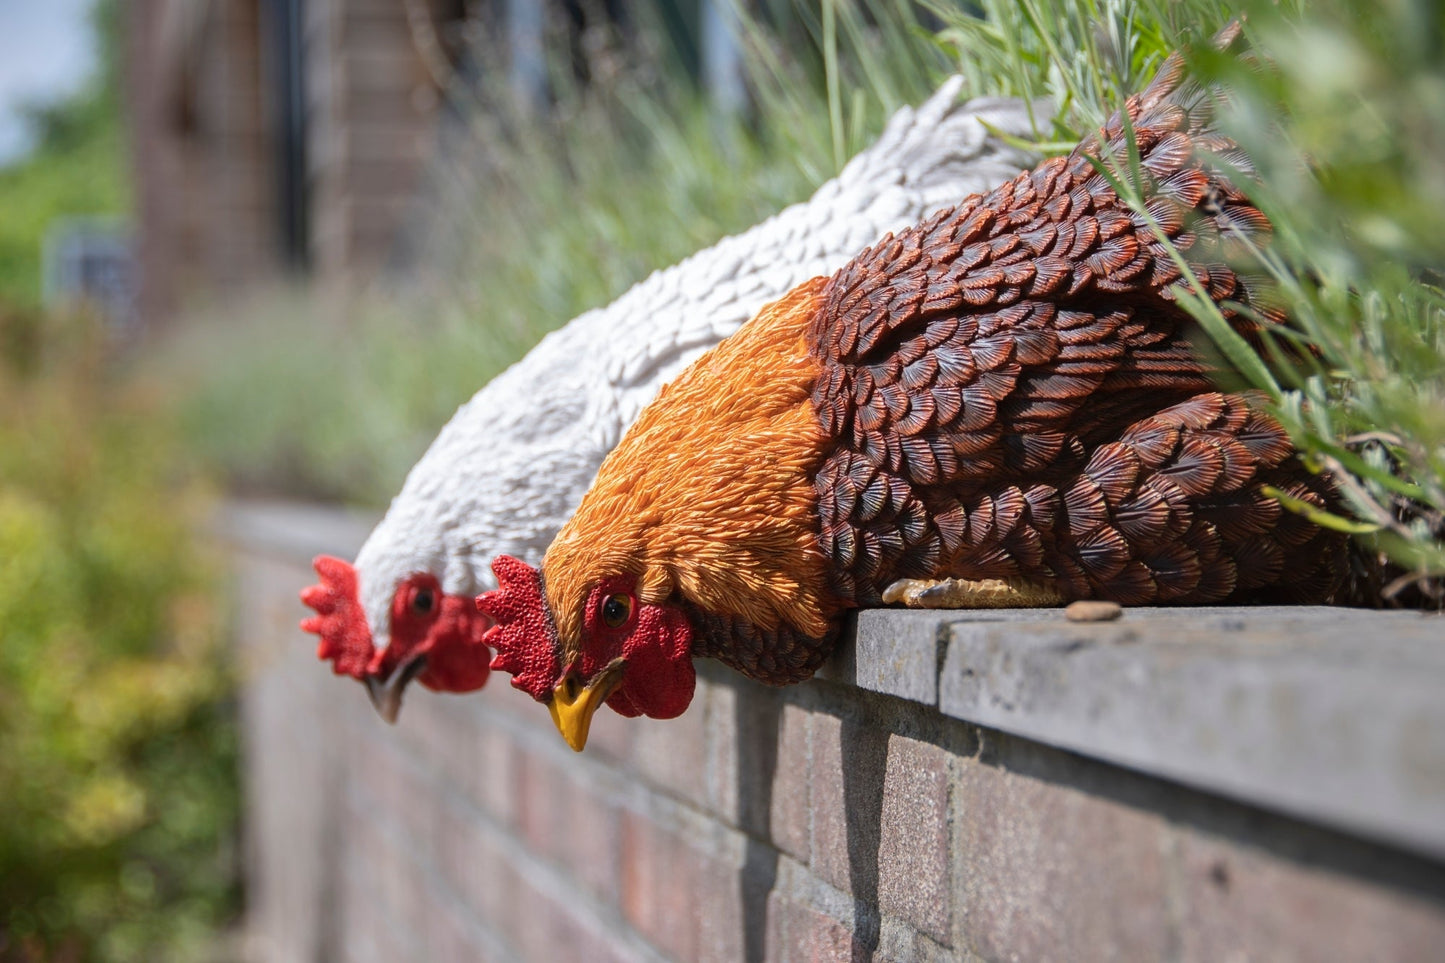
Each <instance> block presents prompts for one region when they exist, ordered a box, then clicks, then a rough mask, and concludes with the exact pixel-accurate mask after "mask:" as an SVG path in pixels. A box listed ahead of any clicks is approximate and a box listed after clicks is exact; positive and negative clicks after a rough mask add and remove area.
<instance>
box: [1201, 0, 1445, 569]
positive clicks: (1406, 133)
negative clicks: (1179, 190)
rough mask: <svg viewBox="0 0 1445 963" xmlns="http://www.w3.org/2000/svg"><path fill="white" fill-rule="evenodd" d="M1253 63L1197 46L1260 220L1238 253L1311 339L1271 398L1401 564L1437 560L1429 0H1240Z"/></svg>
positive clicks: (1436, 87) (1433, 64)
mask: <svg viewBox="0 0 1445 963" xmlns="http://www.w3.org/2000/svg"><path fill="white" fill-rule="evenodd" d="M1245 26H1246V32H1247V36H1248V37H1249V38H1250V40H1251V41H1252V45H1253V47H1254V48H1255V49H1256V50H1257V51H1258V60H1259V61H1260V62H1259V63H1256V64H1249V63H1246V62H1243V61H1241V60H1240V59H1238V58H1229V57H1223V56H1219V55H1215V54H1212V53H1210V52H1209V51H1201V52H1200V53H1199V55H1198V56H1197V57H1196V60H1197V62H1198V69H1199V70H1200V71H1201V72H1202V73H1203V74H1204V75H1206V76H1208V77H1209V78H1210V79H1212V80H1214V81H1215V82H1217V83H1219V84H1220V85H1222V86H1223V87H1224V88H1225V89H1226V90H1228V91H1229V94H1230V102H1229V104H1228V107H1227V109H1226V110H1224V111H1223V112H1222V116H1221V123H1222V125H1223V127H1224V129H1225V130H1227V131H1228V132H1229V133H1230V134H1232V135H1233V136H1234V137H1235V138H1236V139H1237V140H1238V141H1239V143H1240V145H1241V146H1243V147H1244V148H1245V150H1246V151H1247V153H1248V154H1249V155H1250V157H1251V160H1252V161H1253V163H1254V165H1255V168H1256V170H1257V171H1258V178H1259V179H1258V183H1257V184H1256V185H1252V186H1251V196H1252V197H1253V198H1254V200H1255V202H1256V203H1257V204H1258V205H1259V206H1260V208H1261V209H1263V210H1264V211H1265V213H1267V214H1268V215H1269V216H1270V219H1271V220H1272V221H1273V223H1274V225H1275V238H1274V240H1273V242H1272V243H1271V245H1270V246H1269V248H1268V249H1266V250H1263V251H1258V252H1256V255H1255V258H1254V260H1255V264H1254V269H1255V270H1256V271H1258V272H1260V273H1263V274H1265V275H1266V276H1268V277H1270V278H1271V279H1272V280H1273V281H1274V282H1275V283H1276V284H1277V285H1278V287H1279V291H1280V298H1281V302H1282V305H1283V307H1284V308H1285V310H1286V311H1287V312H1288V314H1289V315H1290V317H1291V319H1292V325H1293V326H1294V327H1296V328H1297V329H1298V330H1299V331H1301V332H1302V333H1303V335H1304V338H1305V340H1307V342H1308V343H1309V344H1310V345H1311V346H1313V348H1314V349H1315V351H1316V352H1317V353H1318V356H1317V357H1316V358H1312V359H1311V363H1310V364H1308V365H1307V366H1305V367H1304V368H1303V370H1301V369H1299V368H1298V367H1297V366H1294V365H1289V364H1276V365H1275V369H1276V371H1277V373H1278V376H1279V378H1280V382H1281V387H1282V388H1283V389H1284V391H1283V393H1282V395H1281V396H1280V400H1279V404H1278V406H1277V410H1278V413H1279V415H1280V417H1281V419H1282V421H1283V422H1284V424H1285V426H1286V427H1287V428H1288V429H1289V432H1290V435H1291V437H1292V438H1293V439H1294V440H1295V443H1296V444H1297V445H1299V446H1300V447H1301V448H1302V449H1304V450H1305V451H1306V452H1308V453H1309V454H1310V456H1311V457H1312V458H1313V460H1314V461H1315V463H1317V464H1318V465H1319V466H1320V467H1321V468H1324V469H1329V470H1331V471H1332V472H1333V474H1334V475H1335V477H1336V478H1337V479H1338V480H1339V481H1340V483H1341V485H1342V488H1343V491H1344V494H1345V496H1346V498H1347V501H1348V504H1349V507H1350V509H1351V510H1353V511H1354V512H1355V514H1356V515H1357V516H1358V518H1359V519H1360V520H1361V521H1362V522H1365V523H1369V525H1371V526H1372V527H1374V528H1376V529H1378V534H1377V535H1374V536H1372V538H1373V539H1374V540H1375V542H1377V543H1378V545H1379V546H1380V548H1382V549H1383V550H1384V551H1385V552H1386V553H1387V554H1389V555H1390V556H1391V557H1392V558H1393V559H1394V560H1395V561H1396V562H1398V563H1400V564H1401V565H1403V566H1404V567H1405V568H1406V569H1408V570H1409V573H1410V574H1409V575H1407V576H1406V577H1405V578H1403V579H1402V580H1401V582H1399V583H1398V585H1397V587H1398V586H1400V585H1404V584H1406V583H1407V582H1408V581H1410V579H1411V578H1412V577H1418V578H1424V577H1427V576H1437V577H1438V576H1441V575H1445V540H1442V539H1445V526H1442V525H1441V523H1440V519H1441V515H1442V513H1445V294H1442V291H1441V289H1440V283H1441V280H1442V277H1445V274H1442V270H1445V61H1442V59H1441V56H1440V52H1441V50H1442V49H1445V9H1442V8H1441V6H1440V5H1439V4H1436V3H1426V2H1417V0H1396V2H1391V3H1383V4H1378V3H1367V2H1364V0H1318V2H1312V3H1308V4H1303V3H1299V2H1294V3H1284V4H1278V5H1276V4H1274V3H1264V2H1254V3H1251V5H1250V8H1249V16H1248V19H1247V20H1246V24H1245Z"/></svg>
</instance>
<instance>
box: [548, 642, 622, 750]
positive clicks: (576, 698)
mask: <svg viewBox="0 0 1445 963" xmlns="http://www.w3.org/2000/svg"><path fill="white" fill-rule="evenodd" d="M626 665H627V662H626V660H625V659H622V658H616V659H613V660H612V661H611V662H609V663H608V664H607V668H605V669H603V670H602V671H601V672H599V673H598V674H597V677H596V678H595V679H593V680H592V684H591V685H589V686H585V687H584V686H583V685H582V678H581V676H579V675H578V674H577V673H576V672H575V671H572V670H570V669H569V670H568V672H567V674H566V675H564V676H562V681H561V682H558V683H557V687H556V688H555V689H553V690H552V701H551V702H549V703H547V709H548V711H550V712H551V713H552V723H553V724H554V725H555V726H556V727H557V731H558V732H560V733H562V738H563V739H566V740H567V745H569V746H571V747H572V750H573V751H574V752H581V751H582V750H583V749H585V748H586V746H587V733H588V732H589V731H590V730H591V728H592V716H593V714H594V713H596V712H597V709H598V707H599V706H601V705H602V703H603V702H605V701H607V697H608V696H610V695H611V694H612V691H613V690H614V689H616V688H617V684H618V683H619V682H621V681H622V670H623V669H624V668H625V667H626Z"/></svg>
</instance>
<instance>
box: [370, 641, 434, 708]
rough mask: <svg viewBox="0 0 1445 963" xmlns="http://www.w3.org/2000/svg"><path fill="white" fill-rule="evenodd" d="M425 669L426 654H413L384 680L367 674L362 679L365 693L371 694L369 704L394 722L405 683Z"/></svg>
mask: <svg viewBox="0 0 1445 963" xmlns="http://www.w3.org/2000/svg"><path fill="white" fill-rule="evenodd" d="M425 669H426V656H425V655H418V656H414V657H413V658H411V659H410V660H408V661H406V662H403V663H402V664H401V665H399V666H397V667H396V671H394V672H392V674H391V676H390V677H389V678H387V679H386V680H385V681H382V680H381V679H378V678H376V677H375V676H367V677H366V678H365V679H363V680H362V681H363V682H365V683H366V694H367V695H369V696H371V704H372V705H373V706H375V707H376V714H377V715H379V716H381V717H382V718H383V719H385V720H386V721H387V722H388V723H391V724H392V725H395V724H396V717H397V715H398V714H399V713H400V712H401V695H402V692H404V691H405V690H406V684H407V683H408V682H410V681H411V680H412V679H415V678H416V677H417V676H419V675H421V674H422V672H423V671H425Z"/></svg>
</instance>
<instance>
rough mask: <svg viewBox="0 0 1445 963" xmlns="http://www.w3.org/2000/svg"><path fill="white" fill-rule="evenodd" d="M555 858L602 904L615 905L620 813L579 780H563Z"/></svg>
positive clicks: (619, 860)
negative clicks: (602, 902)
mask: <svg viewBox="0 0 1445 963" xmlns="http://www.w3.org/2000/svg"><path fill="white" fill-rule="evenodd" d="M564 784H565V789H564V790H563V792H564V797H563V799H562V800H560V804H559V810H560V813H561V816H562V819H561V822H560V823H559V825H558V826H557V834H558V839H557V842H558V845H557V848H556V850H555V851H554V854H553V855H554V858H556V859H558V860H559V861H561V862H562V863H563V864H564V866H565V867H566V868H567V869H568V871H569V872H570V873H571V874H572V875H573V877H575V878H576V879H577V880H578V881H579V882H580V883H582V885H584V886H585V887H587V889H589V890H591V891H592V893H593V894H594V895H596V896H597V897H599V898H600V899H602V900H603V901H605V902H608V903H616V902H617V889H618V880H619V877H620V874H621V868H620V867H621V862H622V852H621V835H622V833H621V818H622V817H621V814H620V813H619V812H618V811H617V807H616V806H614V805H613V804H612V803H610V802H608V801H607V800H606V799H603V798H602V797H601V796H599V795H598V794H597V793H596V792H595V791H594V790H593V789H592V787H590V786H588V785H587V784H586V783H585V782H584V781H582V780H581V779H572V780H564Z"/></svg>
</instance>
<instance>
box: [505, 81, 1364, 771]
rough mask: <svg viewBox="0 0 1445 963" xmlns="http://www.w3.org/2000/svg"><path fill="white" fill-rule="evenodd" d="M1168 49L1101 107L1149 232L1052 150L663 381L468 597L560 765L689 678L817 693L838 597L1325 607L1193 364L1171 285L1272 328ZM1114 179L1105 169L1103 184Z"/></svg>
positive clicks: (1335, 540) (1264, 426) (1318, 484)
mask: <svg viewBox="0 0 1445 963" xmlns="http://www.w3.org/2000/svg"><path fill="white" fill-rule="evenodd" d="M1211 106H1212V104H1211V99H1210V96H1209V95H1208V93H1207V92H1205V91H1203V90H1201V89H1199V88H1198V87H1197V86H1195V85H1191V84H1186V83H1184V82H1183V66H1182V61H1181V59H1180V58H1179V57H1178V55H1175V56H1174V57H1171V58H1170V59H1169V60H1168V61H1166V63H1165V64H1164V66H1163V67H1162V69H1161V71H1160V74H1159V76H1158V77H1157V78H1156V79H1155V80H1154V82H1153V83H1152V84H1151V85H1150V87H1149V88H1148V89H1147V90H1146V91H1144V92H1143V93H1142V94H1140V95H1137V96H1135V97H1133V98H1131V99H1130V100H1129V101H1128V103H1127V105H1126V110H1127V114H1128V117H1129V118H1130V121H1131V124H1132V132H1133V139H1134V142H1135V143H1136V144H1137V150H1138V156H1139V166H1140V169H1141V171H1142V179H1143V184H1142V185H1141V187H1142V188H1143V197H1144V198H1145V201H1146V205H1147V207H1146V210H1147V213H1140V212H1139V211H1137V210H1135V209H1131V208H1130V206H1129V205H1128V204H1126V203H1125V202H1124V201H1123V200H1122V199H1121V198H1119V197H1118V196H1117V195H1116V193H1115V191H1114V189H1113V188H1112V187H1111V185H1110V179H1109V178H1107V177H1104V176H1102V175H1101V174H1100V173H1099V172H1098V171H1097V170H1096V169H1095V167H1094V166H1093V165H1092V164H1091V163H1090V160H1089V158H1090V157H1091V156H1092V157H1095V158H1098V157H1109V156H1113V157H1114V158H1116V159H1118V160H1119V161H1121V162H1122V160H1123V159H1124V158H1125V157H1126V156H1127V152H1128V150H1129V140H1130V138H1129V131H1128V129H1127V128H1126V125H1125V124H1124V123H1123V122H1122V121H1121V119H1120V117H1119V116H1117V115H1116V116H1115V117H1114V118H1113V119H1111V121H1110V122H1109V123H1108V124H1107V125H1106V126H1105V128H1104V129H1103V130H1101V131H1100V132H1099V133H1098V134H1097V135H1096V136H1095V137H1093V138H1091V139H1090V140H1088V141H1086V142H1085V143H1084V144H1082V145H1080V147H1079V148H1078V149H1077V150H1075V151H1074V152H1073V153H1072V154H1070V155H1069V156H1067V157H1061V158H1056V159H1054V160H1050V161H1048V162H1046V163H1044V164H1043V165H1041V166H1040V167H1038V168H1037V169H1035V170H1034V171H1032V172H1025V173H1022V174H1020V175H1019V176H1017V177H1016V178H1014V179H1013V180H1012V181H1010V182H1008V183H1006V184H1004V185H1003V186H1002V187H1000V188H998V189H997V190H995V191H993V192H992V193H990V194H987V195H984V196H975V197H972V198H969V199H968V200H966V201H964V202H963V203H962V204H960V205H959V206H957V207H955V208H951V209H948V210H944V211H941V212H939V213H938V214H936V215H934V216H933V217H931V218H929V219H928V220H927V221H925V222H924V223H922V224H920V225H918V226H917V227H915V228H912V229H909V230H906V231H903V232H902V233H901V234H899V235H898V236H896V237H891V236H890V237H885V238H884V239H883V240H882V241H880V242H879V243H878V244H877V245H876V246H874V247H872V248H869V249H868V250H865V251H864V252H863V253H862V254H860V255H858V257H856V258H855V259H854V260H853V261H852V262H850V263H849V264H847V265H846V266H845V267H843V268H842V269H841V270H839V271H838V272H837V273H836V274H834V275H833V276H832V277H830V278H817V279H814V280H812V281H809V282H807V283H805V284H803V285H801V286H799V287H798V288H796V289H794V290H793V291H792V292H790V293H789V294H788V295H787V296H785V297H784V298H782V299H781V300H779V301H777V302H775V303H773V304H771V305H769V306H768V307H767V308H764V309H763V310H762V311H761V312H760V313H759V314H758V315H757V317H755V318H754V319H753V320H752V321H750V322H749V323H748V324H747V325H745V326H744V327H743V328H742V329H741V330H739V331H738V333H737V334H735V335H734V336H732V337H731V338H729V339H727V340H726V341H724V342H723V343H722V344H721V345H719V346H718V347H717V348H715V349H714V350H712V351H711V352H710V353H708V354H707V355H705V356H703V357H702V358H701V359H700V360H699V361H698V362H697V363H696V364H694V365H693V366H692V367H691V368H689V369H688V370H687V371H686V372H685V373H683V374H682V375H681V376H680V377H679V378H678V379H677V380H676V381H674V382H673V383H672V384H670V385H668V386H667V387H666V388H665V389H664V390H663V391H662V393H661V394H660V395H659V396H658V398H657V400H656V401H655V402H653V403H652V405H651V406H650V407H648V408H647V409H646V410H645V411H644V412H643V414H642V415H641V417H640V418H639V419H638V421H637V422H636V424H634V425H633V427H632V428H631V430H629V431H628V432H627V434H626V436H625V437H624V438H623V439H622V441H621V443H620V444H619V445H618V446H617V448H616V449H615V450H614V451H613V452H612V453H611V455H610V456H609V457H608V458H607V459H606V461H605V462H604V463H603V465H602V468H601V471H600V473H599V475H598V476H597V479H596V481H595V482H594V484H593V485H592V487H591V489H590V490H589V491H588V493H587V495H586V497H585V498H584V500H583V501H582V504H581V506H580V507H579V508H578V510H577V512H576V514H575V515H574V516H573V518H572V519H571V521H570V522H568V523H567V525H566V526H565V527H564V528H563V529H562V530H561V532H560V533H559V534H558V536H557V538H556V540H555V541H554V542H553V543H552V545H551V547H550V548H549V549H548V551H547V553H546V556H545V558H544V560H543V562H542V567H541V570H540V571H538V570H536V569H533V568H531V567H530V566H528V565H526V564H524V563H522V562H520V561H517V560H516V559H512V558H508V557H506V556H502V557H499V558H498V559H496V560H495V562H494V564H493V571H494V572H495V573H496V575H497V579H498V584H499V586H500V588H498V589H497V590H495V591H492V592H489V593H487V594H485V595H483V596H481V597H480V598H479V599H478V605H479V607H480V608H481V609H482V610H483V611H484V612H486V613H488V614H489V615H491V616H492V618H494V619H495V620H496V622H497V626H496V627H495V628H494V629H493V630H492V631H491V633H490V634H489V636H488V639H487V641H488V642H489V643H490V644H491V645H493V646H494V647H495V648H496V650H497V655H496V658H495V660H494V661H493V663H492V666H493V668H496V669H500V670H504V671H506V672H509V673H511V674H512V675H513V680H512V683H513V685H515V686H517V687H519V688H521V689H523V690H524V691H526V692H528V693H530V694H531V695H532V696H533V698H535V699H537V700H538V701H540V702H544V703H547V704H548V705H549V708H550V710H551V712H552V716H553V719H554V721H555V722H556V723H557V726H558V728H559V729H560V730H561V732H562V734H563V736H564V737H565V738H566V739H567V741H568V743H569V744H570V745H571V746H572V747H573V748H574V749H578V750H580V749H582V748H583V746H584V745H585V743H586V740H587V733H588V728H589V725H590V721H591V719H592V715H593V713H594V712H595V711H596V710H597V708H598V707H599V706H600V705H601V704H602V703H603V702H606V703H607V704H608V705H609V706H611V707H612V708H613V709H614V710H616V711H617V712H620V713H621V714H623V715H625V716H635V715H647V716H652V717H654V718H663V719H665V718H671V717H674V716H676V715H678V714H680V713H681V712H682V711H683V710H684V709H686V708H687V706H688V703H689V701H690V700H691V698H692V694H693V687H694V680H695V675H694V669H693V665H692V660H693V659H695V658H699V657H710V658H715V659H719V660H721V661H722V662H724V663H726V664H727V665H730V666H733V667H734V668H736V669H738V670H739V671H741V672H742V673H744V674H745V675H747V676H749V677H750V678H753V679H757V680H759V681H762V682H766V683H771V684H775V685H781V684H787V683H792V682H798V681H801V680H804V679H807V678H808V677H809V676H811V675H812V674H813V672H814V671H815V670H816V669H817V668H818V666H819V665H820V664H821V663H822V662H823V660H824V659H825V658H826V657H827V656H828V654H829V652H830V651H831V650H832V648H833V646H834V642H835V640H836V638H837V636H838V634H839V627H840V623H841V621H842V618H843V616H844V615H845V614H846V613H847V611H848V610H850V609H853V608H858V607H860V606H870V605H877V604H879V603H880V602H883V601H894V600H901V601H904V602H907V603H910V604H915V605H950V606H963V607H967V606H1000V605H1005V606H1006V605H1041V604H1060V603H1065V602H1069V601H1073V600H1076V599H1107V600H1113V601H1116V602H1119V603H1122V604H1125V605H1143V604H1201V603H1213V602H1252V601H1265V600H1273V601H1294V602H1321V601H1327V600H1330V599H1331V598H1332V596H1333V595H1334V594H1335V593H1336V592H1337V591H1338V590H1339V586H1340V584H1341V582H1342V579H1343V577H1344V573H1345V569H1346V568H1347V564H1346V546H1345V541H1344V536H1342V535H1340V534H1338V533H1336V532H1333V531H1329V530H1325V529H1322V528H1320V527H1319V526H1317V525H1315V524H1314V523H1312V522H1311V521H1310V520H1308V519H1307V518H1306V517H1304V516H1303V515H1300V514H1295V513H1291V512H1288V511H1285V510H1283V509H1282V507H1281V505H1280V504H1279V502H1278V501H1276V500H1275V499H1274V498H1272V497H1270V495H1269V494H1267V493H1266V489H1267V486H1273V488H1275V489H1277V490H1281V491H1283V492H1285V493H1287V494H1288V495H1290V496H1292V497H1293V498H1295V499H1299V500H1300V501H1303V502H1306V503H1309V504H1312V505H1315V506H1321V507H1324V506H1326V505H1328V504H1329V503H1330V500H1331V498H1332V492H1331V488H1330V486H1329V483H1328V482H1327V481H1325V480H1324V479H1321V478H1319V477H1317V476H1315V475H1312V474H1311V473H1310V472H1309V471H1307V470H1306V469H1305V467H1304V466H1303V465H1302V464H1301V462H1300V461H1299V459H1298V458H1297V457H1296V456H1295V453H1294V450H1293V448H1292V446H1291V444H1290V442H1289V440H1288V438H1287V436H1286V435H1285V433H1284V431H1283V430H1282V429H1281V428H1280V426H1279V425H1278V424H1276V423H1275V422H1274V421H1273V420H1272V419H1271V418H1270V417H1269V416H1268V415H1267V414H1264V413H1263V412H1261V411H1259V410H1256V408H1255V407H1254V405H1255V403H1256V399H1253V398H1251V397H1248V396H1245V395H1239V394H1224V393H1220V392H1219V391H1217V390H1216V388H1215V385H1214V384H1213V383H1212V381H1211V377H1210V366H1209V364H1208V362H1207V361H1205V360H1204V359H1203V358H1201V357H1200V356H1199V355H1198V354H1197V353H1196V351H1195V350H1194V349H1193V348H1192V347H1191V344H1190V341H1189V336H1190V335H1191V333H1193V330H1192V323H1191V320H1190V317H1189V315H1188V314H1187V313H1186V312H1185V311H1184V310H1183V309H1182V308H1181V307H1180V306H1179V305H1178V304H1177V303H1176V293H1177V292H1178V291H1179V290H1180V287H1181V286H1182V285H1183V284H1185V283H1186V281H1185V280H1183V279H1182V278H1181V272H1180V270H1179V268H1178V267H1177V266H1176V264H1175V262H1174V261H1173V260H1172V259H1171V257H1170V254H1169V253H1168V251H1167V249H1166V247H1165V246H1164V245H1163V244H1162V243H1161V241H1160V237H1159V234H1158V233H1157V232H1162V233H1163V234H1165V235H1167V236H1168V238H1169V240H1170V241H1172V243H1173V245H1174V246H1175V248H1176V249H1177V250H1179V251H1181V252H1183V254H1184V256H1185V258H1186V259H1187V261H1188V263H1189V264H1190V265H1191V267H1192V270H1193V273H1194V274H1195V276H1196V278H1197V280H1198V282H1199V284H1200V285H1201V286H1202V288H1203V289H1204V290H1205V291H1207V293H1208V294H1209V296H1210V297H1211V298H1212V299H1213V300H1214V301H1215V302H1216V304H1217V305H1218V306H1219V308H1220V310H1221V311H1222V312H1223V313H1224V315H1225V317H1226V318H1228V319H1229V320H1230V322H1231V324H1233V325H1234V326H1235V329H1236V330H1238V331H1240V332H1241V333H1243V334H1244V335H1245V336H1246V337H1249V338H1251V339H1253V340H1256V341H1257V339H1258V334H1259V325H1260V324H1269V323H1274V322H1275V321H1277V320H1279V319H1278V318H1276V317H1273V316H1272V315H1271V314H1270V312H1269V311H1268V310H1267V309H1265V308H1264V307H1262V306H1261V305H1260V304H1259V303H1258V302H1257V301H1256V300H1255V298H1254V297H1253V296H1252V293H1251V291H1250V290H1249V288H1248V287H1247V286H1246V285H1245V283H1244V282H1243V280H1242V279H1241V278H1240V277H1239V276H1238V275H1236V274H1235V273H1234V272H1233V271H1232V270H1231V269H1230V268H1229V267H1228V266H1227V260H1228V254H1229V247H1230V239H1231V238H1232V237H1237V236H1243V237H1247V238H1249V239H1250V240H1252V241H1253V242H1254V243H1261V242H1262V241H1263V240H1264V239H1265V236H1266V234H1267V232H1268V230H1269V224H1268V222H1267V221H1266V219H1265V217H1264V216H1263V215H1262V214H1261V213H1260V212H1259V211H1258V210H1257V209H1255V208H1254V207H1253V206H1252V205H1251V204H1250V202H1249V200H1248V199H1247V198H1246V197H1245V196H1244V194H1243V193H1242V192H1241V191H1240V190H1239V189H1238V188H1237V187H1236V186H1235V185H1234V184H1232V183H1230V182H1229V181H1228V180H1227V179H1226V178H1225V177H1224V176H1223V175H1222V174H1221V173H1219V172H1218V171H1217V170H1215V169H1214V168H1213V167H1211V166H1210V162H1209V160H1208V159H1207V157H1208V155H1214V156H1226V157H1230V158H1231V159H1232V160H1234V161H1235V162H1236V163H1242V161H1243V158H1241V157H1239V156H1238V151H1237V150H1236V149H1235V146H1234V145H1233V144H1232V143H1231V142H1229V141H1228V140H1227V139H1226V138H1224V137H1223V136H1222V135H1220V134H1218V133H1217V132H1215V131H1213V130H1212V129H1211V128H1210V126H1209V112H1210V107H1211ZM1119 166H1120V167H1124V166H1126V165H1125V164H1123V163H1120V164H1119Z"/></svg>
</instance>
